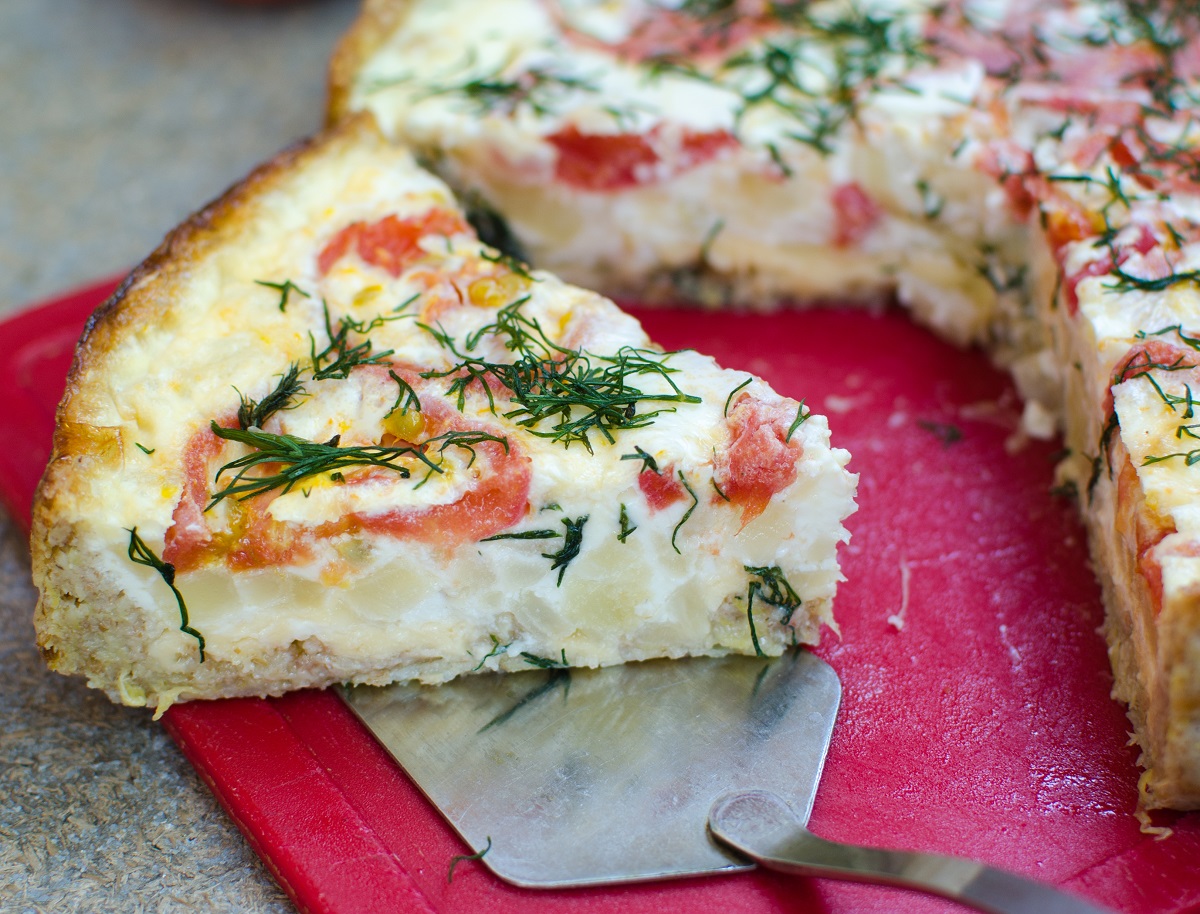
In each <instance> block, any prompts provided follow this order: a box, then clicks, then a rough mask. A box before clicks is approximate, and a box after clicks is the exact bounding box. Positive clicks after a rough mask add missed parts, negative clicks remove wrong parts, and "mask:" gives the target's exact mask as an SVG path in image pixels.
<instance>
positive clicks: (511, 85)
mask: <svg viewBox="0 0 1200 914" xmlns="http://www.w3.org/2000/svg"><path fill="white" fill-rule="evenodd" d="M474 65H475V61H474V57H473V55H472V56H471V57H468V59H467V63H466V67H464V69H471V68H473V67H474ZM508 69H509V68H508V66H507V65H505V64H502V65H501V66H499V67H497V68H496V69H494V70H492V71H491V72H489V73H484V74H482V75H479V76H474V77H472V78H470V79H467V80H464V81H463V82H458V83H455V82H444V83H440V84H438V85H431V86H428V87H427V88H425V89H423V90H422V91H421V92H420V94H419V96H418V100H421V99H426V98H434V97H437V96H450V97H458V98H461V99H463V100H464V101H465V102H467V103H468V104H469V105H470V106H471V107H472V109H473V110H474V111H475V113H477V114H501V115H509V116H511V115H513V114H515V113H516V112H517V111H518V110H519V109H520V108H522V107H525V108H527V109H528V110H529V111H531V112H533V113H534V114H536V115H539V116H540V115H546V114H550V113H551V112H552V111H553V110H554V107H555V106H556V105H557V104H558V103H559V102H560V101H561V100H562V99H563V98H564V97H565V96H566V95H567V94H569V93H570V92H593V93H594V92H597V91H599V88H600V87H599V85H598V84H597V83H596V82H595V81H594V80H592V79H590V78H589V77H586V76H582V75H578V74H573V73H567V72H563V71H561V70H556V69H554V68H552V67H547V66H537V65H535V66H532V67H529V68H528V69H526V70H522V71H520V72H516V73H506V72H505V71H506V70H508ZM410 78H411V77H403V78H399V79H397V80H395V81H394V82H396V83H398V82H405V81H407V80H408V79H410ZM381 87H382V86H381Z"/></svg>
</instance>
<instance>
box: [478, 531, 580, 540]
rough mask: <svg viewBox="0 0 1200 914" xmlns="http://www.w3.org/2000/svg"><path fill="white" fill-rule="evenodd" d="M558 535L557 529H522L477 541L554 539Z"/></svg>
mask: <svg viewBox="0 0 1200 914" xmlns="http://www.w3.org/2000/svg"><path fill="white" fill-rule="evenodd" d="M560 536H562V534H561V533H559V532H558V531H557V530H522V531H521V532H520V533H497V534H494V535H493V536H485V537H484V538H483V539H481V540H480V541H479V542H481V543H490V542H493V541H494V540H556V539H558V538H559V537H560Z"/></svg>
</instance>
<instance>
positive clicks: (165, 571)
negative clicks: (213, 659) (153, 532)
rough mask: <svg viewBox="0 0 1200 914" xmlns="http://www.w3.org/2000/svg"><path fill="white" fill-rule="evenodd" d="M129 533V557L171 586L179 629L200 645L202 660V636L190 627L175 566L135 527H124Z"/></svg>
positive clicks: (202, 657) (202, 658) (201, 657)
mask: <svg viewBox="0 0 1200 914" xmlns="http://www.w3.org/2000/svg"><path fill="white" fill-rule="evenodd" d="M126 530H127V531H128V533H129V559H130V561H132V562H136V563H137V564H139V565H145V566H146V567H147V568H153V569H154V570H155V571H157V572H158V573H159V575H161V576H162V579H163V581H165V582H166V585H167V586H168V587H170V588H171V593H172V594H174V595H175V602H176V603H177V604H179V630H180V631H181V632H183V633H184V634H185V635H191V636H192V637H193V638H195V639H196V641H197V642H198V643H199V645H200V662H201V663H203V662H204V636H203V635H202V634H200V633H199V632H198V631H196V630H195V629H194V628H192V626H191V624H190V621H189V619H188V610H187V604H186V603H184V602H183V594H181V593H180V592H179V588H178V587H176V586H175V566H174V565H172V564H171V563H170V562H164V561H163V560H162V559H161V558H159V557H158V556H157V555H155V554H154V550H153V549H151V548H150V547H149V546H147V545H146V541H145V540H143V539H142V538H141V537H140V536H138V532H137V527H133V528H128V527H127V528H126Z"/></svg>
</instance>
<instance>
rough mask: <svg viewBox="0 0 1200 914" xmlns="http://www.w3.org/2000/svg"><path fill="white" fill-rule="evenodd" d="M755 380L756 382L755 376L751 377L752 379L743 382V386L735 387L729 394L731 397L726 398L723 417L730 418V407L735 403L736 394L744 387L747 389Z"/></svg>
mask: <svg viewBox="0 0 1200 914" xmlns="http://www.w3.org/2000/svg"><path fill="white" fill-rule="evenodd" d="M753 380H754V376H753V375H751V376H750V377H748V378H746V380H744V381H743V382H742V383H741V384H739V385H738V386H737V387H735V388H734V389H733V390H731V391H730V392H729V396H728V397H726V398H725V410H724V412H723V413H722V414H721V415H723V416H725V417H726V418H728V416H729V407H730V405H731V404H732V403H733V397H734V394H736V393H737V392H738V391H739V390H741V389H742V388H743V387H745V386H746V385H748V384H749V383H750V382H751V381H753Z"/></svg>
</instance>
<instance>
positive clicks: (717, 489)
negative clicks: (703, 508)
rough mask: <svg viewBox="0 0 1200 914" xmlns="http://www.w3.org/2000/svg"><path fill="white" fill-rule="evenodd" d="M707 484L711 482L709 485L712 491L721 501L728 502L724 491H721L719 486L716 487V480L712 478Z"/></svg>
mask: <svg viewBox="0 0 1200 914" xmlns="http://www.w3.org/2000/svg"><path fill="white" fill-rule="evenodd" d="M709 482H711V483H712V487H713V489H714V490H716V493H717V494H718V495H719V496H720V497H721V498H722V499H724V500H725V501H729V496H728V495H726V494H725V491H724V490H723V489H722V488H721V487H720V486H719V485H717V480H716V478H715V477H714V478H712V479H710V480H709Z"/></svg>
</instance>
